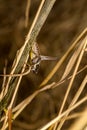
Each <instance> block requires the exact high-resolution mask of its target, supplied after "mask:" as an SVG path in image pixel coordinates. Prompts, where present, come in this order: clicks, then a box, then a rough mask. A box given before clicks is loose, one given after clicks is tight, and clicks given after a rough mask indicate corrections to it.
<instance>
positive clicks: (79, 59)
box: [59, 37, 87, 114]
mask: <svg viewBox="0 0 87 130" xmlns="http://www.w3.org/2000/svg"><path fill="white" fill-rule="evenodd" d="M82 42H83V43H84V45H83V48H82V51H81V53H80V56H79V58H78V60H77V63H76V66H75V69H74V72H73V76H72V78H71V81H70V83H69V86H68V89H67V92H66V94H65V97H64V100H63V102H62V106H61V108H60V111H59V114H60V113H61V112H62V110H63V108H64V105H65V102H66V99H67V97H68V94H69V92H70V89H71V87H72V84H73V81H74V79H75V75H76V73H77V70H78V67H79V65H80V62H81V60H82V57H83V54H84V49H85V47H86V44H87V37H85V38H84V40H83V41H82Z"/></svg>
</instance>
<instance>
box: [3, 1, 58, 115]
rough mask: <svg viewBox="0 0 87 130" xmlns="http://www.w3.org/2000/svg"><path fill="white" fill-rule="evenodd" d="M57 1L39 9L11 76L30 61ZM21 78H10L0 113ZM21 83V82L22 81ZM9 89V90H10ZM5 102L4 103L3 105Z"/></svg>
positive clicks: (42, 3) (46, 2)
mask: <svg viewBox="0 0 87 130" xmlns="http://www.w3.org/2000/svg"><path fill="white" fill-rule="evenodd" d="M55 1H56V0H51V1H50V0H42V2H41V4H40V7H39V9H38V12H37V14H36V17H35V19H34V22H33V24H32V26H31V29H30V31H29V33H28V35H27V38H26V40H25V43H24V45H23V46H22V47H21V49H20V50H19V51H18V52H17V55H16V58H15V60H14V64H13V67H12V70H11V74H18V73H19V72H20V71H21V69H22V68H23V65H24V64H25V61H27V60H28V57H29V51H30V49H31V47H32V45H33V44H34V42H35V40H36V37H37V35H38V34H39V32H40V29H41V27H42V26H43V24H44V22H45V20H46V18H47V16H48V14H49V12H50V11H51V9H52V7H53V5H54V3H55ZM18 80H19V78H18V77H17V78H15V77H9V78H8V82H7V84H6V93H5V94H6V95H5V96H4V98H3V100H2V101H1V102H0V106H1V107H0V113H1V112H2V111H3V108H5V107H6V106H7V103H8V100H9V98H11V95H12V92H13V90H14V88H15V87H16V86H17V84H18ZM20 81H21V80H20ZM8 88H9V89H8ZM2 102H3V103H2Z"/></svg>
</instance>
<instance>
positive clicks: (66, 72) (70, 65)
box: [61, 42, 84, 80]
mask: <svg viewBox="0 0 87 130" xmlns="http://www.w3.org/2000/svg"><path fill="white" fill-rule="evenodd" d="M83 44H84V43H83V42H79V44H78V46H79V47H78V48H76V49H75V52H74V53H73V55H72V57H71V58H70V60H69V62H68V64H67V66H66V69H65V71H64V74H63V76H62V78H61V80H63V79H65V78H66V77H67V75H68V74H69V73H70V71H71V70H72V68H73V66H74V65H75V62H76V60H77V58H78V56H79V54H80V52H81V50H82V47H83Z"/></svg>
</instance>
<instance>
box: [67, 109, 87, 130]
mask: <svg viewBox="0 0 87 130" xmlns="http://www.w3.org/2000/svg"><path fill="white" fill-rule="evenodd" d="M86 129H87V109H86V110H84V111H83V113H82V115H81V116H80V117H79V118H78V119H77V120H76V121H75V123H74V124H73V125H72V126H71V127H70V128H69V129H68V130H86Z"/></svg>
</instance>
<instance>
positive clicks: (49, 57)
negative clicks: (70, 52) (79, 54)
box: [41, 55, 58, 61]
mask: <svg viewBox="0 0 87 130" xmlns="http://www.w3.org/2000/svg"><path fill="white" fill-rule="evenodd" d="M57 59H58V58H57V57H51V56H43V55H41V61H46V60H57Z"/></svg>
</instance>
